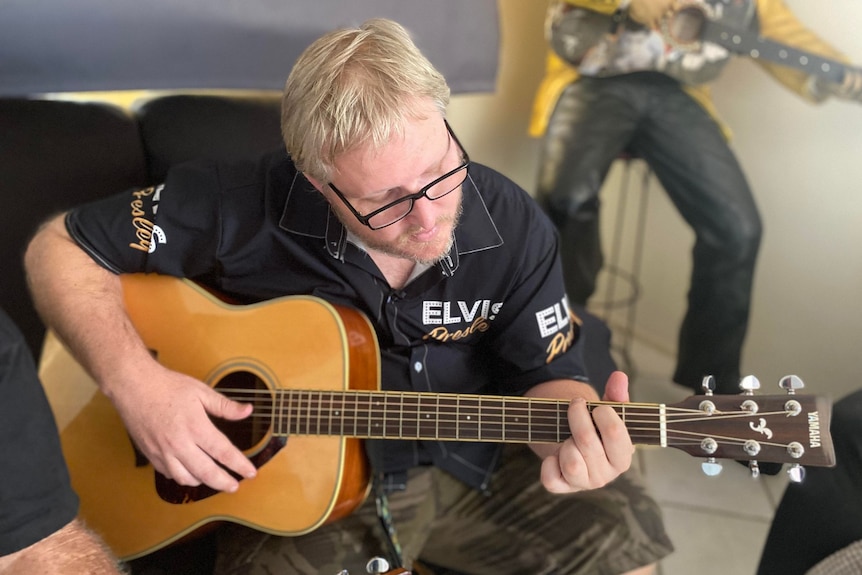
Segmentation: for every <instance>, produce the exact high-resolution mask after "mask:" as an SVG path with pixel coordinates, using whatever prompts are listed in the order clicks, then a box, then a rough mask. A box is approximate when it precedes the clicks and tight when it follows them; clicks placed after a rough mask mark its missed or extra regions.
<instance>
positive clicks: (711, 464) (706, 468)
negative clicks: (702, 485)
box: [700, 457, 721, 477]
mask: <svg viewBox="0 0 862 575" xmlns="http://www.w3.org/2000/svg"><path fill="white" fill-rule="evenodd" d="M700 468H701V469H703V473H704V474H705V475H708V476H710V477H715V476H716V475H718V474H719V473H721V463H719V462H718V461H716V459H715V457H708V458H707V459H706V461H704V462H703V463H701V464H700Z"/></svg>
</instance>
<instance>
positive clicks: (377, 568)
mask: <svg viewBox="0 0 862 575" xmlns="http://www.w3.org/2000/svg"><path fill="white" fill-rule="evenodd" d="M365 570H366V571H368V573H369V574H370V575H380V574H381V573H386V572H387V571H389V561H387V560H386V559H384V558H383V557H372V558H371V560H370V561H369V562H368V563H366V564H365Z"/></svg>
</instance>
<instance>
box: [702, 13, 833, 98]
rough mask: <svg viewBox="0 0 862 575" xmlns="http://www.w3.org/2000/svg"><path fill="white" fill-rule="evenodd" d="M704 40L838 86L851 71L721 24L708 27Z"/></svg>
mask: <svg viewBox="0 0 862 575" xmlns="http://www.w3.org/2000/svg"><path fill="white" fill-rule="evenodd" d="M700 40H701V41H704V42H712V43H715V44H718V45H719V46H722V47H724V48H726V49H727V50H729V51H730V52H733V53H734V54H741V55H745V56H748V57H749V58H751V59H753V60H766V61H768V62H774V63H776V64H782V65H785V66H789V67H792V68H797V69H799V70H802V71H804V72H806V73H807V74H810V75H814V76H819V77H821V78H823V79H824V80H826V81H829V82H833V83H836V84H840V83H841V82H842V80H843V79H844V73H845V70H846V69H847V66H846V65H845V64H844V63H843V62H839V61H837V60H832V59H830V58H824V57H822V56H818V55H817V54H812V53H810V52H805V51H803V50H798V49H796V48H793V47H791V46H787V45H785V44H781V43H779V42H775V41H772V40H769V39H768V38H764V37H762V36H759V35H756V34H751V33H743V32H741V31H739V30H737V29H735V28H732V27H730V26H726V25H724V24H721V23H720V22H717V21H706V22H705V23H704V26H703V31H702V35H701V37H700Z"/></svg>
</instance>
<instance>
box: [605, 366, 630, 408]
mask: <svg viewBox="0 0 862 575" xmlns="http://www.w3.org/2000/svg"><path fill="white" fill-rule="evenodd" d="M602 399H604V400H605V401H618V402H626V401H629V378H628V376H627V375H626V374H625V373H623V372H621V371H615V372H613V373H612V374H611V375H610V377H609V378H608V383H607V385H606V386H605V395H604V397H602Z"/></svg>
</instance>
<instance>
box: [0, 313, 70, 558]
mask: <svg viewBox="0 0 862 575" xmlns="http://www.w3.org/2000/svg"><path fill="white" fill-rule="evenodd" d="M0 397H2V398H3V400H2V401H0V461H2V465H3V473H2V475H0V556H3V555H9V554H11V553H14V552H16V551H20V550H21V549H24V548H25V547H29V546H30V545H32V544H34V543H36V542H38V541H41V540H42V539H44V538H45V537H47V536H49V535H51V534H52V533H54V532H56V531H58V530H59V529H61V528H62V527H64V526H65V525H67V524H68V523H69V522H70V521H72V520H73V519H74V518H75V516H76V515H77V513H78V505H79V503H78V497H77V495H76V494H75V492H74V491H73V490H72V485H71V482H70V479H69V472H68V469H67V468H66V462H65V460H64V459H63V453H62V451H61V448H60V439H59V435H58V432H57V426H56V423H55V422H54V417H53V414H52V413H51V408H50V406H49V404H48V400H47V398H46V397H45V393H44V391H43V389H42V385H41V383H40V382H39V380H38V376H37V374H36V367H35V364H34V362H33V358H32V356H31V355H30V352H29V348H28V347H27V346H26V344H25V342H24V338H23V336H22V335H21V333H20V332H19V331H18V329H17V328H16V327H15V325H14V324H13V323H12V320H11V319H9V317H8V316H7V315H6V314H5V313H4V312H3V311H2V310H0Z"/></svg>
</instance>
